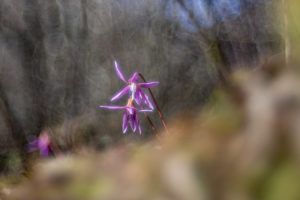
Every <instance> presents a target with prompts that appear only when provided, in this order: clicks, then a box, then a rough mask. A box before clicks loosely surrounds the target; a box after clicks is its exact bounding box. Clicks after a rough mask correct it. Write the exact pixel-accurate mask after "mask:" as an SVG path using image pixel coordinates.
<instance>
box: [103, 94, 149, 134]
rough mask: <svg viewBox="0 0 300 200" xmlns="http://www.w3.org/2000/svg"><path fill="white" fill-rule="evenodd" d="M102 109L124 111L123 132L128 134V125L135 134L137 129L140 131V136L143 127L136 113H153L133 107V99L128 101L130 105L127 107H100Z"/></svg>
mask: <svg viewBox="0 0 300 200" xmlns="http://www.w3.org/2000/svg"><path fill="white" fill-rule="evenodd" d="M100 107H101V108H107V109H110V110H122V109H124V114H123V124H122V130H123V134H124V133H126V131H127V128H128V124H129V125H130V127H131V130H132V131H133V132H135V131H136V129H137V128H138V129H139V133H140V135H141V134H142V129H141V125H140V123H139V119H138V116H137V113H136V111H138V112H152V110H140V109H137V108H135V107H134V106H133V100H132V99H131V98H129V99H128V103H127V105H126V106H100Z"/></svg>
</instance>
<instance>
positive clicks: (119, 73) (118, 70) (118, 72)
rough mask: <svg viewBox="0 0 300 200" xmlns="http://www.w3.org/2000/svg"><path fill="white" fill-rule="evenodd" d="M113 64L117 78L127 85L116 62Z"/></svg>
mask: <svg viewBox="0 0 300 200" xmlns="http://www.w3.org/2000/svg"><path fill="white" fill-rule="evenodd" d="M114 63H115V69H116V72H117V75H118V77H119V78H120V79H121V80H122V81H124V82H125V83H127V81H126V79H125V78H124V76H123V74H122V72H121V70H120V68H119V64H118V63H117V61H114Z"/></svg>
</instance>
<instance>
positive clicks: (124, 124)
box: [122, 111, 128, 134]
mask: <svg viewBox="0 0 300 200" xmlns="http://www.w3.org/2000/svg"><path fill="white" fill-rule="evenodd" d="M127 128H128V115H127V112H126V111H125V112H124V114H123V124H122V131H123V134H124V133H126V131H127Z"/></svg>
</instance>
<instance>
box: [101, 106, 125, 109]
mask: <svg viewBox="0 0 300 200" xmlns="http://www.w3.org/2000/svg"><path fill="white" fill-rule="evenodd" d="M99 107H100V108H106V109H110V110H121V109H124V108H126V106H99Z"/></svg>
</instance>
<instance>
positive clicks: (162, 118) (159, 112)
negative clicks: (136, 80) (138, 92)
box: [139, 73, 169, 134]
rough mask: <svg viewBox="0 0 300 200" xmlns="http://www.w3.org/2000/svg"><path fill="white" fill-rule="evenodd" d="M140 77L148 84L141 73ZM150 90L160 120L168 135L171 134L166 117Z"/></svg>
mask: <svg viewBox="0 0 300 200" xmlns="http://www.w3.org/2000/svg"><path fill="white" fill-rule="evenodd" d="M139 76H140V77H141V79H143V81H144V82H145V83H146V82H147V81H146V79H145V78H144V76H143V75H142V74H141V73H139ZM148 90H149V93H150V95H151V98H152V100H153V102H154V104H155V106H156V109H157V112H158V114H159V117H160V119H161V121H162V124H163V125H164V128H165V130H166V132H167V134H169V130H168V127H167V125H166V122H165V119H164V116H163V115H162V113H161V110H160V108H159V106H158V104H157V101H156V99H155V97H154V95H153V93H152V91H151V89H150V88H148Z"/></svg>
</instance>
